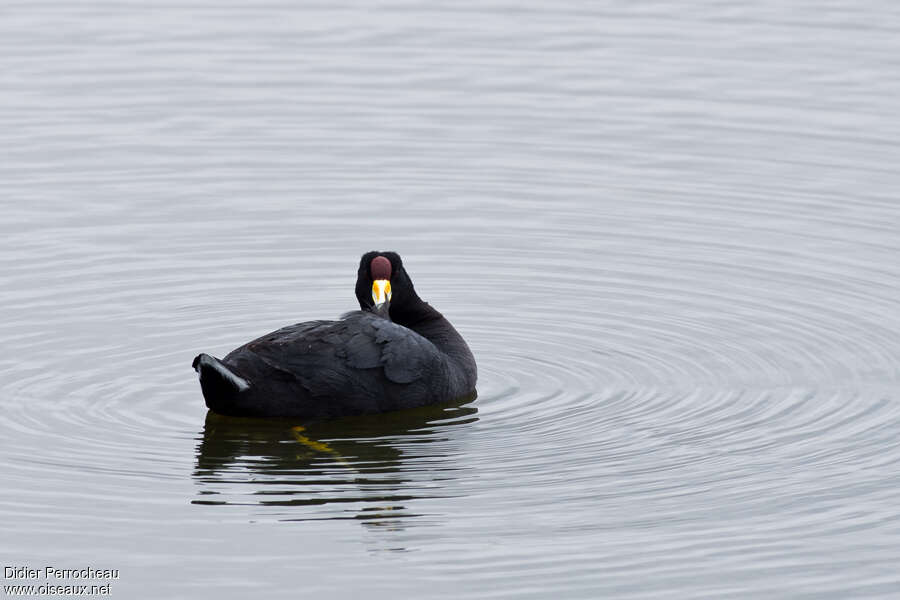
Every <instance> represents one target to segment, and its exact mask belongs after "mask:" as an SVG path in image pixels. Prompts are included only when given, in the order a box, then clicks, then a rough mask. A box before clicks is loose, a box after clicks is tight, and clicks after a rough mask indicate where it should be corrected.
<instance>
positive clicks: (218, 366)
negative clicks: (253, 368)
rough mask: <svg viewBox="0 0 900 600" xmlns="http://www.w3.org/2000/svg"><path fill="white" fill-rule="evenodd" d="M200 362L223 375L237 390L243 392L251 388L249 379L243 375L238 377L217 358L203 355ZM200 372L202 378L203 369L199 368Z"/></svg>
mask: <svg viewBox="0 0 900 600" xmlns="http://www.w3.org/2000/svg"><path fill="white" fill-rule="evenodd" d="M200 364H201V365H205V366H208V367H211V368H213V369H215V371H216V372H217V373H218V374H219V375H221V376H222V379H224V380H225V381H227V382H228V383H230V384H231V385H232V386H234V389H236V390H237V391H239V392H243V391H244V390H248V389H250V382H249V381H247V380H246V379H244V378H243V377H238V376H237V375H235V374H234V373H232V372H231V371H229V370H228V367H226V366H225V365H223V364H222V363H220V362H219V361H218V360H216V359H215V358H211V357H209V356H203V357H201V358H200ZM198 373H199V374H200V379H201V380H202V379H203V369H198Z"/></svg>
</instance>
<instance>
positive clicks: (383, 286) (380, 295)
mask: <svg viewBox="0 0 900 600" xmlns="http://www.w3.org/2000/svg"><path fill="white" fill-rule="evenodd" d="M390 299H391V281H390V279H376V280H375V281H373V282H372V300H374V301H375V307H376V308H377V307H379V306H381V305H382V304H384V303H385V302H388V301H389V300H390Z"/></svg>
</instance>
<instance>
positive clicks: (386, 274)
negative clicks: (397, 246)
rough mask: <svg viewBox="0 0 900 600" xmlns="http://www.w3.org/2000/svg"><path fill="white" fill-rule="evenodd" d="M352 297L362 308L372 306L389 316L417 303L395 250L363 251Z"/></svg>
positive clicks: (419, 301) (365, 308) (414, 293)
mask: <svg viewBox="0 0 900 600" xmlns="http://www.w3.org/2000/svg"><path fill="white" fill-rule="evenodd" d="M356 299H357V300H359V307H360V308H361V309H363V310H374V311H376V312H383V313H386V312H387V309H388V308H389V309H390V313H391V316H393V315H394V314H395V313H398V312H403V311H405V310H408V309H411V308H413V307H414V306H415V305H417V304H419V303H421V302H422V301H421V300H420V299H419V296H418V295H417V294H416V290H415V288H413V284H412V281H411V280H410V278H409V275H408V274H407V273H406V269H404V268H403V261H402V260H400V255H399V254H397V253H396V252H378V251H374V250H373V251H372V252H366V253H365V254H363V256H362V258H361V259H360V261H359V273H358V274H357V277H356Z"/></svg>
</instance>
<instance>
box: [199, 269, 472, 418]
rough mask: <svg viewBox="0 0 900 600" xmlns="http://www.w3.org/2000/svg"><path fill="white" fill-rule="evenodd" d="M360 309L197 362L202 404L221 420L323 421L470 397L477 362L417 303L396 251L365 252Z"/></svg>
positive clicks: (359, 285)
mask: <svg viewBox="0 0 900 600" xmlns="http://www.w3.org/2000/svg"><path fill="white" fill-rule="evenodd" d="M356 298H357V300H359V306H360V309H361V310H359V311H354V312H351V313H347V314H346V315H344V316H343V317H342V318H341V320H339V321H309V322H306V323H298V324H296V325H291V326H289V327H284V328H282V329H279V330H278V331H273V332H272V333H269V334H267V335H264V336H262V337H261V338H258V339H256V340H253V341H252V342H250V343H248V344H245V345H243V346H241V347H240V348H237V349H236V350H234V351H232V352H231V353H230V354H228V356H226V357H225V358H224V359H222V360H219V359H217V358H215V357H213V356H210V355H208V354H200V355H199V356H197V358H195V359H194V369H196V371H197V373H198V374H199V375H200V387H201V388H202V389H203V397H204V398H205V399H206V405H207V406H208V407H209V408H210V409H211V410H213V411H215V412H217V413H220V414H224V415H239V416H254V417H302V418H310V419H327V418H333V417H341V416H348V415H358V414H366V413H379V412H385V411H390V410H397V409H401V408H411V407H414V406H422V405H425V404H435V403H438V402H446V401H450V400H458V399H461V398H465V397H468V396H474V394H475V380H476V377H477V371H476V367H475V358H474V357H473V356H472V352H471V351H470V350H469V347H468V345H466V342H465V340H463V338H462V336H460V335H459V333H457V332H456V329H454V328H453V325H451V324H450V322H449V321H448V320H447V319H445V318H444V316H443V315H441V313H439V312H438V311H436V310H435V309H434V308H432V307H431V306H429V305H428V304H427V303H425V302H423V301H422V299H421V298H419V296H418V295H417V294H416V290H415V289H414V288H413V284H412V281H411V280H410V278H409V275H407V273H406V269H404V268H403V262H402V261H401V260H400V256H399V255H398V254H396V253H395V252H368V253H366V254H364V255H363V257H362V259H361V260H360V262H359V274H358V275H357V278H356Z"/></svg>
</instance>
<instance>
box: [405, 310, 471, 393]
mask: <svg viewBox="0 0 900 600" xmlns="http://www.w3.org/2000/svg"><path fill="white" fill-rule="evenodd" d="M398 318H399V320H398ZM391 320H392V321H394V322H395V323H397V324H399V325H403V326H404V327H407V328H409V329H412V330H413V331H415V332H416V333H418V334H419V335H421V336H422V337H424V338H425V339H427V340H428V341H430V342H431V343H432V344H434V345H435V346H436V347H437V348H438V349H439V350H440V351H442V352H443V353H445V354H446V355H447V356H449V357H450V358H451V359H453V362H454V363H455V365H456V367H457V368H460V369H461V372H462V373H465V374H469V375H472V376H473V377H474V373H475V358H474V357H473V356H472V351H471V350H469V346H468V344H466V341H465V340H464V339H463V337H462V336H461V335H460V334H459V332H458V331H456V328H455V327H453V325H452V324H451V323H450V321H448V320H447V319H446V318H445V317H444V315H442V314H441V313H440V312H438V311H437V310H435V309H434V308H432V307H431V306H429V305H428V303H426V302H421V303H418V304H417V305H416V306H415V307H414V309H413V310H412V311H404V312H402V313H400V314H398V315H394V313H393V312H392V313H391ZM471 383H472V385H474V380H473V381H472V382H471Z"/></svg>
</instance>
